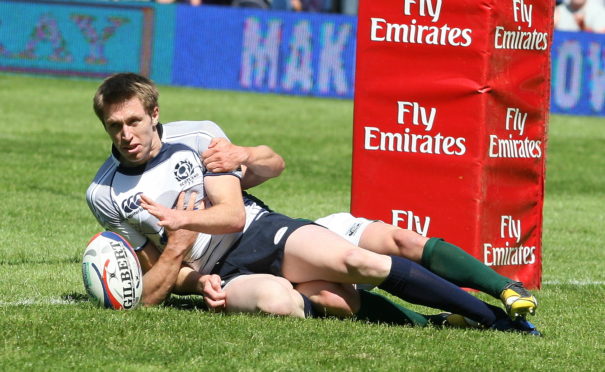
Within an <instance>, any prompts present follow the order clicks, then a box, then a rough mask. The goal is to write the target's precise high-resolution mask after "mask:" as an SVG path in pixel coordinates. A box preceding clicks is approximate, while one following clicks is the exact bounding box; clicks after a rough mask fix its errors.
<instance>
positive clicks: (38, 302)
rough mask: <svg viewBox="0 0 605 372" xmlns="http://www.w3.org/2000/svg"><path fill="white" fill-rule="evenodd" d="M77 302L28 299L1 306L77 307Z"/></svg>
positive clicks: (4, 303) (54, 299) (2, 303)
mask: <svg viewBox="0 0 605 372" xmlns="http://www.w3.org/2000/svg"><path fill="white" fill-rule="evenodd" d="M75 304H76V301H73V300H63V299H60V298H49V299H42V300H41V299H36V298H26V299H23V300H17V301H13V302H7V301H0V306H32V305H75Z"/></svg>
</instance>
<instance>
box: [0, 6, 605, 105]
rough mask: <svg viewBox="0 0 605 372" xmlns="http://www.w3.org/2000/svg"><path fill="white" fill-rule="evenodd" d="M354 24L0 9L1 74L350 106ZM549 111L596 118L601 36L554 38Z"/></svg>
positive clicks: (204, 11)
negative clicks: (139, 78) (114, 78)
mask: <svg viewBox="0 0 605 372" xmlns="http://www.w3.org/2000/svg"><path fill="white" fill-rule="evenodd" d="M356 28H357V20H356V18H355V17H353V16H346V15H339V14H318V13H293V12H281V11H266V10H254V9H241V8H239V9H238V8H230V7H217V6H202V7H191V6H188V5H181V4H179V5H169V4H153V3H147V2H117V3H116V2H93V1H89V2H80V1H46V0H37V1H21V0H0V70H4V71H16V72H27V73H43V74H54V75H68V76H90V77H103V76H107V75H109V74H111V73H114V72H122V71H134V72H138V73H141V74H144V75H147V76H150V77H151V78H152V79H153V80H155V81H156V82H157V83H160V84H174V85H185V86H194V87H200V88H208V89H228V90H243V91H252V92H263V93H281V94H295V95H309V96H319V97H334V98H349V99H350V98H353V88H354V78H355V76H354V74H355V38H356V32H357V31H356ZM551 81H552V96H551V111H552V112H553V113H557V114H571V115H601V116H605V35H599V34H588V33H578V32H555V34H554V40H553V45H552V79H551Z"/></svg>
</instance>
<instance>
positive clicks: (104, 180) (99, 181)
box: [88, 156, 120, 191]
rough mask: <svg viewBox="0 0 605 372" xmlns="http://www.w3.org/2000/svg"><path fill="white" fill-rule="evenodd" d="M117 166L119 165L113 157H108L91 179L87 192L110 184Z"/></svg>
mask: <svg viewBox="0 0 605 372" xmlns="http://www.w3.org/2000/svg"><path fill="white" fill-rule="evenodd" d="M119 165H120V163H119V162H118V160H117V159H116V158H115V157H113V156H109V157H108V158H107V159H106V160H105V162H103V165H101V166H100V167H99V170H98V171H97V173H96V174H95V176H94V178H93V179H92V182H91V184H90V186H89V187H88V190H89V191H90V190H91V188H93V189H94V188H95V187H97V186H98V185H108V184H109V183H110V182H111V179H112V178H113V175H114V174H115V172H116V169H117V168H118V166H119Z"/></svg>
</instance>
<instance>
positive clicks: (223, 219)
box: [181, 203, 246, 235]
mask: <svg viewBox="0 0 605 372" xmlns="http://www.w3.org/2000/svg"><path fill="white" fill-rule="evenodd" d="M183 213H184V214H185V218H184V224H183V226H182V227H181V228H183V229H187V230H191V231H197V232H201V233H206V234H212V235H216V234H231V233H235V232H240V231H242V230H243V229H244V225H245V224H246V212H245V210H244V208H243V205H240V204H239V203H238V204H237V205H231V204H218V205H214V206H212V207H210V208H208V209H203V210H197V211H191V212H189V211H186V212H183Z"/></svg>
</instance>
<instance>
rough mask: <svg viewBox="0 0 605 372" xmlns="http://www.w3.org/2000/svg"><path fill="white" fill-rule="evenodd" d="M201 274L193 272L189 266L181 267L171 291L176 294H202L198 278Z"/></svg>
mask: <svg viewBox="0 0 605 372" xmlns="http://www.w3.org/2000/svg"><path fill="white" fill-rule="evenodd" d="M201 276H202V274H200V273H198V272H197V271H195V270H193V269H192V268H191V267H189V266H182V267H181V269H180V270H179V274H178V277H177V279H176V283H175V284H174V288H173V289H172V291H173V292H174V293H178V294H183V295H187V294H203V292H202V288H200V277H201Z"/></svg>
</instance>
